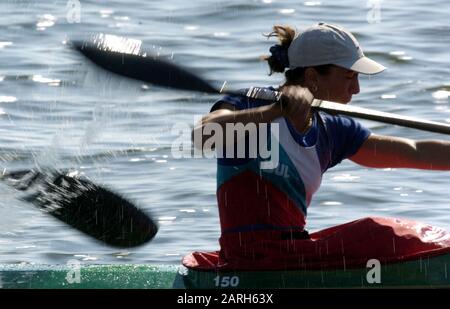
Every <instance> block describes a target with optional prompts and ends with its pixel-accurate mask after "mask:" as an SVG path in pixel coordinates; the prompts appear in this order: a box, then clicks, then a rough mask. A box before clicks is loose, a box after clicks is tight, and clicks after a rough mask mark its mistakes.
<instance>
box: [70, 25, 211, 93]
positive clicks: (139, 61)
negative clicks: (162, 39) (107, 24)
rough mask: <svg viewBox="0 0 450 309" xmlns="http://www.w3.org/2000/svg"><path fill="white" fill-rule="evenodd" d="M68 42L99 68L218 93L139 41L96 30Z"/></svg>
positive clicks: (132, 76) (193, 89)
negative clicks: (89, 35)
mask: <svg viewBox="0 0 450 309" xmlns="http://www.w3.org/2000/svg"><path fill="white" fill-rule="evenodd" d="M71 46H72V47H73V48H74V49H75V50H77V51H79V52H80V53H81V54H83V55H84V56H85V57H87V58H88V59H89V60H91V61H92V62H93V63H95V64H96V65H98V66H100V67H101V68H103V69H105V70H107V71H110V72H113V73H116V74H118V75H121V76H126V77H129V78H132V79H136V80H139V81H143V82H146V83H150V84H153V85H157V86H163V87H170V88H175V89H182V90H191V91H199V92H206V93H218V90H217V89H216V88H214V87H213V86H211V85H210V84H209V83H208V82H206V81H205V80H203V79H202V78H200V77H198V76H197V75H194V74H192V73H190V72H189V71H187V70H185V69H183V68H181V67H180V66H177V65H174V64H172V63H170V62H168V61H165V60H163V59H161V58H159V57H157V56H152V55H150V54H147V53H145V52H144V51H142V50H141V41H139V40H133V39H128V38H123V37H117V36H114V35H107V34H98V35H96V36H94V37H93V38H91V39H90V40H87V41H84V42H82V41H73V42H71Z"/></svg>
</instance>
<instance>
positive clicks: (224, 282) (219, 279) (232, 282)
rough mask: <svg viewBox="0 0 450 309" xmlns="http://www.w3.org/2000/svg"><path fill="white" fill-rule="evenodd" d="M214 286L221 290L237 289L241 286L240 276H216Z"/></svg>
mask: <svg viewBox="0 0 450 309" xmlns="http://www.w3.org/2000/svg"><path fill="white" fill-rule="evenodd" d="M214 285H215V286H217V287H221V288H227V287H237V286H238V285H239V277H238V276H216V277H215V278H214Z"/></svg>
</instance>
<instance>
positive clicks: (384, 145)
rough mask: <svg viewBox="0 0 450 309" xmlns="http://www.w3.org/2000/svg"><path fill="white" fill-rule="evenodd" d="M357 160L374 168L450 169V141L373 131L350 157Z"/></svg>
mask: <svg viewBox="0 0 450 309" xmlns="http://www.w3.org/2000/svg"><path fill="white" fill-rule="evenodd" d="M350 160H352V161H353V162H355V163H358V164H360V165H363V166H367V167H375V168H387V167H392V168H417V169H427V170H444V171H448V170H450V142H448V141H443V140H418V141H416V140H412V139H407V138H400V137H394V136H383V135H376V134H372V135H371V136H370V137H369V138H368V139H367V140H366V141H365V142H364V144H363V145H362V146H361V148H360V149H359V150H358V152H357V153H356V154H355V155H354V156H352V157H351V158H350Z"/></svg>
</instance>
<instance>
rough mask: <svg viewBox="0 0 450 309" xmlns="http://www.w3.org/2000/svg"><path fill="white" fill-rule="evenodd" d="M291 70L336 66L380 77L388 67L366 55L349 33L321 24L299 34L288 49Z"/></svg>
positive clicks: (333, 26)
mask: <svg viewBox="0 0 450 309" xmlns="http://www.w3.org/2000/svg"><path fill="white" fill-rule="evenodd" d="M288 58H289V68H290V69H295V68H298V67H303V68H304V67H311V66H318V65H324V64H334V65H337V66H340V67H343V68H346V69H349V70H352V71H355V72H359V73H362V74H370V75H371V74H377V73H380V72H382V71H384V70H385V69H386V68H385V67H384V66H382V65H381V64H379V63H378V62H376V61H374V60H372V59H370V58H368V57H366V56H364V53H363V51H362V49H361V47H360V45H359V43H358V41H357V40H356V39H355V37H354V36H353V35H352V34H351V33H350V32H348V31H347V30H345V29H343V28H341V27H339V26H335V25H330V24H326V23H318V24H317V25H314V26H311V27H309V28H307V29H305V30H304V31H303V32H301V33H299V34H298V35H297V36H296V37H295V38H294V40H293V41H292V43H291V45H290V46H289V48H288Z"/></svg>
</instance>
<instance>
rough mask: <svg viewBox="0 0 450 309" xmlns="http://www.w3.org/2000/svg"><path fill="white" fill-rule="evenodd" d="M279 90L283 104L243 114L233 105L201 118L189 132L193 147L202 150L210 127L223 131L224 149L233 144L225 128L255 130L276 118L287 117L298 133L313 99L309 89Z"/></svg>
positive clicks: (246, 110) (296, 87) (243, 111)
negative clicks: (216, 127) (254, 128)
mask: <svg viewBox="0 0 450 309" xmlns="http://www.w3.org/2000/svg"><path fill="white" fill-rule="evenodd" d="M280 90H282V91H283V96H282V98H281V102H282V103H273V104H270V105H265V106H261V107H256V108H251V109H244V110H236V109H235V108H234V106H233V105H231V104H228V103H222V104H221V105H220V106H219V108H218V109H217V110H215V111H213V112H211V113H209V114H207V115H206V116H204V117H203V118H202V119H201V120H200V121H199V123H198V124H197V125H196V126H195V127H194V129H193V130H192V140H193V142H194V147H195V148H197V149H203V146H204V143H205V141H206V140H208V138H209V137H210V136H211V135H209V134H208V133H205V131H206V132H209V131H211V130H205V128H206V127H207V126H208V125H209V124H210V125H211V127H213V126H217V125H218V126H220V127H221V128H222V132H223V140H224V146H226V145H227V144H231V143H232V142H233V138H231V139H228V138H227V136H226V130H225V129H226V126H227V124H242V125H243V126H246V125H247V124H254V125H256V126H258V124H261V123H266V124H268V123H271V122H272V121H273V120H274V119H276V118H279V117H288V118H289V119H290V121H291V122H292V123H293V124H294V125H295V126H296V128H297V130H299V131H300V132H301V131H302V129H304V128H305V125H307V124H308V123H307V121H306V120H307V119H308V117H309V113H310V109H311V102H312V100H313V99H314V98H313V96H312V94H311V93H310V92H309V90H308V89H306V88H302V87H300V86H283V87H281V88H280ZM211 127H210V128H211ZM195 137H201V138H195Z"/></svg>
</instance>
